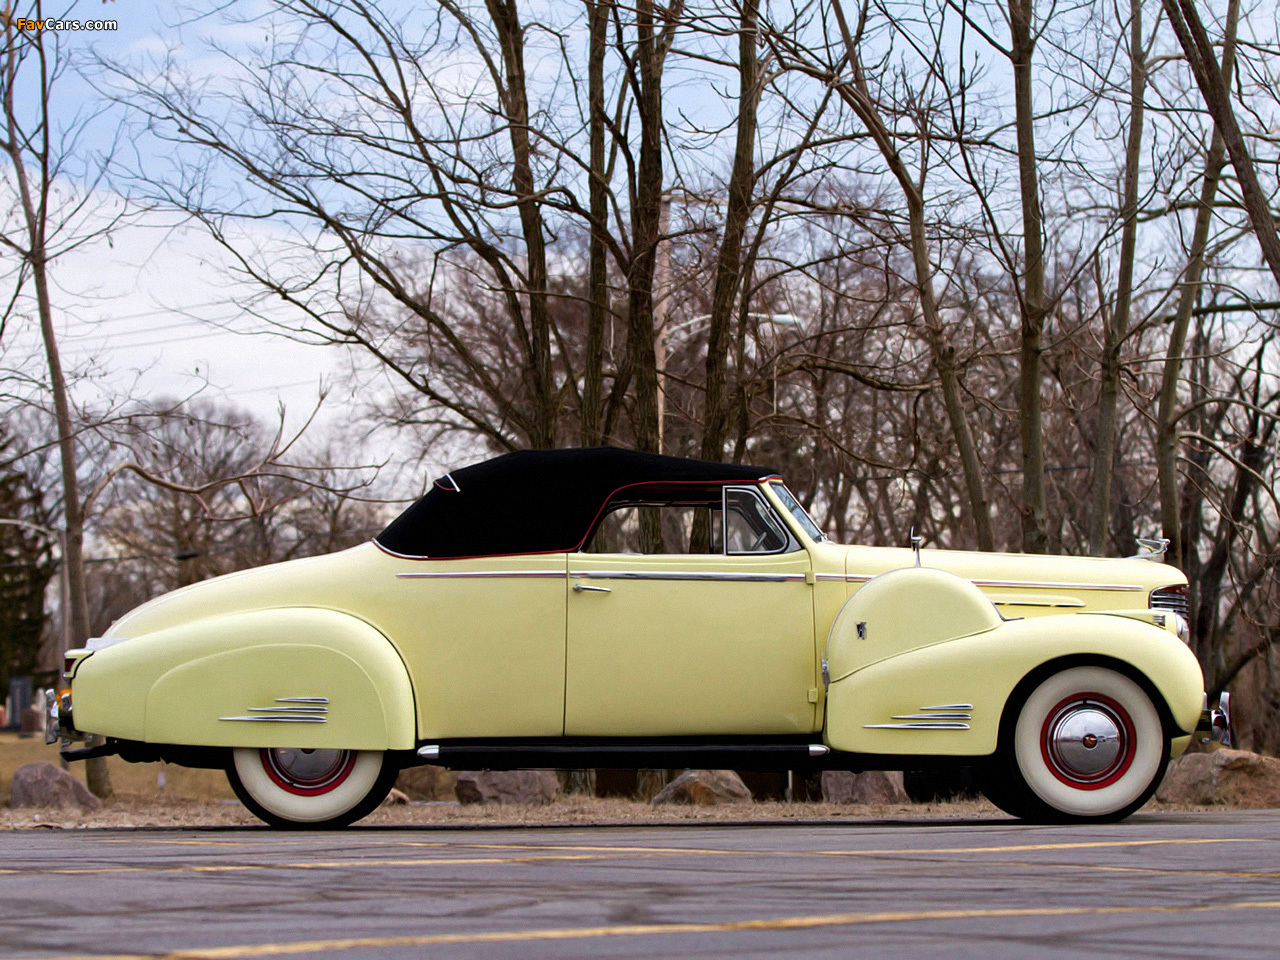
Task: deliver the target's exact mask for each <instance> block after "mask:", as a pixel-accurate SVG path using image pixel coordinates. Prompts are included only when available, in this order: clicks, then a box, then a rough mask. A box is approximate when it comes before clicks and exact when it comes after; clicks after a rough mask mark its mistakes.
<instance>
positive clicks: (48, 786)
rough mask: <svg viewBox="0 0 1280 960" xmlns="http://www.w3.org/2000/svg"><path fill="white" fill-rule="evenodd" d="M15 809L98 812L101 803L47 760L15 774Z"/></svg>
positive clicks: (19, 770)
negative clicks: (75, 808) (55, 808)
mask: <svg viewBox="0 0 1280 960" xmlns="http://www.w3.org/2000/svg"><path fill="white" fill-rule="evenodd" d="M9 789H10V794H11V801H10V802H11V804H12V806H14V807H66V806H71V805H74V806H77V807H79V808H80V809H81V810H97V809H98V808H99V807H101V806H102V801H101V800H99V799H98V798H97V797H95V796H94V795H93V794H92V793H90V792H89V789H88V787H86V786H85V785H84V784H83V783H81V782H80V781H79V780H77V779H76V778H75V777H73V776H72V775H71V774H69V773H67V771H65V770H61V769H59V768H58V766H57V765H56V764H52V763H50V762H49V761H47V760H41V761H39V762H38V763H24V764H23V765H22V766H20V767H19V768H18V769H17V770H15V771H14V772H13V784H12V786H11V787H10V788H9Z"/></svg>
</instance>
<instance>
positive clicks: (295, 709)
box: [218, 697, 329, 723]
mask: <svg viewBox="0 0 1280 960" xmlns="http://www.w3.org/2000/svg"><path fill="white" fill-rule="evenodd" d="M328 702H329V698H328V697H276V703H280V704H284V706H280V707H249V712H250V713H256V714H259V716H256V717H219V718H218V719H219V720H240V721H252V722H255V723H325V722H326V721H327V720H328V717H327V716H326V715H327V714H328V712H329V708H328V707H326V706H322V704H327V703H328Z"/></svg>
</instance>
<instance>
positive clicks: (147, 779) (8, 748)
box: [0, 733, 235, 803]
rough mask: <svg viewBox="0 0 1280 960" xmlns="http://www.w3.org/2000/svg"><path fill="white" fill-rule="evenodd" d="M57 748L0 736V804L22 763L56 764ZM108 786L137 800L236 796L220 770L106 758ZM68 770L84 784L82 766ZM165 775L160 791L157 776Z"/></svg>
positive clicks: (38, 739) (10, 735)
mask: <svg viewBox="0 0 1280 960" xmlns="http://www.w3.org/2000/svg"><path fill="white" fill-rule="evenodd" d="M59 759H60V758H59V756H58V745H57V744H53V745H51V746H46V745H45V742H44V738H43V737H35V738H31V739H25V740H24V739H22V738H20V737H19V736H18V735H17V734H16V733H0V803H7V802H8V800H9V784H10V781H12V780H13V771H14V770H16V769H18V767H20V766H22V765H23V764H24V763H34V762H35V761H37V760H48V761H49V762H50V763H58V762H59ZM107 768H108V769H109V770H110V771H111V784H112V786H114V787H115V790H116V792H117V793H118V794H120V795H122V796H127V797H137V798H157V799H158V798H161V797H164V798H171V799H177V800H207V801H215V802H216V801H219V800H234V799H235V794H233V793H232V792H231V787H230V785H229V784H228V783H227V778H226V775H225V774H224V773H223V772H222V771H221V770H192V769H190V768H188V767H175V766H172V765H171V764H167V763H126V762H125V761H123V760H121V759H120V758H119V757H108V758H107ZM68 770H69V771H70V772H71V773H72V774H73V775H74V776H75V777H76V778H77V779H79V780H80V781H81V782H83V781H84V764H83V763H72V764H69V765H68ZM161 772H163V773H164V779H165V787H164V790H163V791H161V789H160V786H159V774H160V773H161Z"/></svg>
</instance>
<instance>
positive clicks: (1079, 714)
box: [1040, 693, 1138, 790]
mask: <svg viewBox="0 0 1280 960" xmlns="http://www.w3.org/2000/svg"><path fill="white" fill-rule="evenodd" d="M1137 740H1138V737H1137V731H1136V730H1135V728H1134V725H1133V720H1132V719H1131V718H1130V716H1129V712H1128V711H1127V710H1125V708H1124V707H1123V706H1121V705H1120V704H1119V703H1118V702H1116V701H1115V700H1113V699H1111V698H1110V697H1108V696H1104V695H1103V694H1101V693H1075V694H1072V695H1071V696H1069V697H1067V698H1066V699H1064V700H1062V701H1061V702H1060V703H1059V704H1058V705H1057V706H1056V707H1054V708H1053V709H1052V710H1050V711H1049V713H1048V715H1047V716H1046V717H1045V720H1044V723H1043V724H1042V725H1041V727H1040V754H1041V757H1042V758H1043V759H1044V764H1045V766H1046V767H1048V768H1049V772H1050V773H1052V774H1053V775H1054V776H1055V777H1056V778H1057V779H1058V780H1060V781H1061V782H1062V783H1065V784H1066V785H1067V786H1069V787H1072V788H1073V789H1076V790H1101V789H1102V788H1103V787H1109V786H1111V785H1112V784H1113V783H1115V782H1116V781H1118V780H1119V779H1120V778H1121V777H1123V776H1124V775H1125V774H1126V773H1127V772H1128V770H1129V767H1130V766H1131V765H1132V764H1133V758H1134V755H1135V754H1136V752H1137V747H1138V743H1137ZM1095 751H1096V753H1095Z"/></svg>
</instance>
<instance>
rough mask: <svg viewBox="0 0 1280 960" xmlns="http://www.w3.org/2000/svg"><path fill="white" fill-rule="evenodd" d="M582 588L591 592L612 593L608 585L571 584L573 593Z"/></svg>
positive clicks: (578, 591)
mask: <svg viewBox="0 0 1280 960" xmlns="http://www.w3.org/2000/svg"><path fill="white" fill-rule="evenodd" d="M584 590H590V591H591V592H592V593H613V591H612V590H610V589H609V588H608V587H593V586H590V585H588V584H585V583H575V584H574V585H573V592H574V593H582V591H584Z"/></svg>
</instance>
